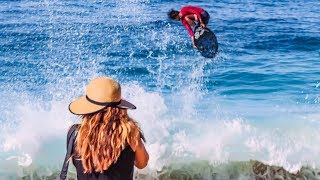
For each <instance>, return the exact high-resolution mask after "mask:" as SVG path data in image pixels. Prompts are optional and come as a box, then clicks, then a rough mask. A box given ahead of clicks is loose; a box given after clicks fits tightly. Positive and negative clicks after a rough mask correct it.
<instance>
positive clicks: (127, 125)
mask: <svg viewBox="0 0 320 180" xmlns="http://www.w3.org/2000/svg"><path fill="white" fill-rule="evenodd" d="M127 109H136V107H135V106H134V105H133V104H131V103H130V102H128V101H125V100H123V99H121V87H120V84H119V83H118V82H116V81H115V80H113V79H111V78H108V77H101V78H96V79H93V80H92V81H91V82H90V83H89V85H88V86H87V89H86V95H85V96H83V97H81V98H79V99H77V100H76V101H74V102H72V103H70V105H69V110H70V112H71V113H73V114H76V115H81V118H82V123H81V124H79V125H73V126H72V127H71V128H70V130H69V133H68V136H72V135H69V134H72V132H70V131H72V129H75V130H74V131H75V133H74V136H75V138H74V139H75V141H74V143H73V145H72V146H71V147H72V151H71V152H72V153H71V157H72V162H73V164H74V165H75V167H76V170H77V178H78V179H79V180H82V179H108V180H109V179H112V180H129V179H133V170H134V165H135V166H136V167H137V168H139V169H142V168H144V167H145V166H146V165H147V163H148V160H149V155H148V153H147V151H146V149H145V146H144V144H143V142H142V140H143V141H145V139H144V136H143V135H142V133H141V130H140V128H139V127H138V125H137V123H136V122H135V121H134V120H133V119H131V118H130V117H129V116H128V114H127ZM68 139H70V138H69V137H68Z"/></svg>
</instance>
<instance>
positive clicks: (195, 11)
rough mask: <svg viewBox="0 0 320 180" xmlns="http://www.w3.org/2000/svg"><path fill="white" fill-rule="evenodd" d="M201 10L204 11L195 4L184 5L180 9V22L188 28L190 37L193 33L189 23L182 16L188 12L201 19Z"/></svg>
mask: <svg viewBox="0 0 320 180" xmlns="http://www.w3.org/2000/svg"><path fill="white" fill-rule="evenodd" d="M202 12H204V9H202V8H199V7H195V6H185V7H183V8H182V9H181V10H180V13H181V21H182V24H183V25H184V26H185V27H186V29H187V30H188V33H189V35H190V37H192V36H193V35H194V33H193V31H192V29H191V27H190V25H189V23H188V22H187V21H186V20H185V19H184V18H185V17H186V16H187V15H189V14H195V15H196V16H197V18H198V20H200V19H201V20H202V18H201V13H202Z"/></svg>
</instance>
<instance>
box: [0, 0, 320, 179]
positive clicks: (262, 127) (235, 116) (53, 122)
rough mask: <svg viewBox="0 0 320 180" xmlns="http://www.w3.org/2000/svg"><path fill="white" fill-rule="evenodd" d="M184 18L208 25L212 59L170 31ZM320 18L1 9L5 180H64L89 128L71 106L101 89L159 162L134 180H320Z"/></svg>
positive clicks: (289, 9) (60, 4) (131, 5)
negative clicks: (105, 84) (89, 89)
mask: <svg viewBox="0 0 320 180" xmlns="http://www.w3.org/2000/svg"><path fill="white" fill-rule="evenodd" d="M185 5H196V6H200V7H202V8H204V9H205V10H206V11H208V12H209V14H210V17H211V18H210V21H209V24H208V25H207V26H208V27H209V28H210V29H211V30H213V31H214V32H215V34H216V36H217V39H218V42H219V53H218V55H217V56H216V57H215V58H212V59H208V58H204V57H202V56H201V55H200V53H199V52H198V51H197V50H195V49H193V48H192V45H191V40H190V38H189V35H188V33H187V31H186V29H185V28H184V27H183V26H182V25H181V23H180V22H178V21H172V20H170V19H168V17H167V12H168V11H169V10H170V9H171V8H173V9H176V10H180V8H182V7H183V6H185ZM319 7H320V1H318V0H309V1H305V0H291V1H289V0H278V1H277V0H266V1H254V0H238V1H235V0H229V1H227V0H216V1H212V0H206V1H201V0H196V1H189V0H188V1H178V0H172V1H169V0H108V1H102V0H92V1H87V0H78V1H76V0H64V1H62V0H1V1H0V65H1V66H0V101H1V102H2V103H1V104H0V113H1V116H0V179H57V178H58V174H59V172H60V169H61V166H62V162H63V160H64V155H65V151H66V146H65V141H66V133H67V129H68V127H69V126H70V125H71V124H73V123H79V122H80V119H79V117H77V116H74V115H72V114H71V113H70V112H69V111H68V105H69V103H70V102H71V101H73V100H75V99H76V98H78V97H80V96H81V95H83V93H84V90H85V86H86V84H87V83H88V82H89V81H90V80H91V79H92V78H95V77H99V76H109V77H112V78H114V79H116V80H118V81H119V82H120V83H121V84H122V91H123V92H122V94H123V97H124V98H126V99H127V100H129V101H130V102H132V103H134V104H135V105H136V106H137V109H136V110H133V111H129V114H130V116H131V117H132V118H134V119H135V120H136V121H137V122H138V123H139V124H140V126H141V128H142V130H143V132H144V134H145V136H146V140H147V143H146V148H147V150H148V152H149V155H150V160H149V164H148V166H147V168H145V169H143V170H136V171H135V175H134V179H172V180H173V179H177V180H178V179H221V180H224V179H243V180H245V179H259V178H260V179H277V178H278V179H294V178H296V179H320V146H319V144H320V35H319V32H320V11H319ZM256 167H262V170H261V168H260V170H258V172H257V171H256ZM70 168H71V169H70V172H69V177H70V179H74V177H75V170H74V168H72V167H70Z"/></svg>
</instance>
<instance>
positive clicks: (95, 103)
mask: <svg viewBox="0 0 320 180" xmlns="http://www.w3.org/2000/svg"><path fill="white" fill-rule="evenodd" d="M105 107H118V108H123V109H136V106H134V105H133V104H131V103H130V102H128V101H126V100H123V99H121V86H120V84H119V83H118V82H117V81H115V80H113V79H111V78H109V77H100V78H96V79H93V80H91V81H90V83H89V84H88V85H87V88H86V95H85V96H82V97H80V98H79V99H77V100H75V101H73V102H71V103H70V105H69V110H70V112H71V113H73V114H77V115H85V114H91V113H95V112H98V111H100V110H102V109H103V108H105Z"/></svg>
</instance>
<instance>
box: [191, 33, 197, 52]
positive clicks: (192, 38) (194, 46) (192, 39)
mask: <svg viewBox="0 0 320 180" xmlns="http://www.w3.org/2000/svg"><path fill="white" fill-rule="evenodd" d="M191 41H192V46H193V48H195V49H197V46H196V45H195V44H194V36H192V37H191Z"/></svg>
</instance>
